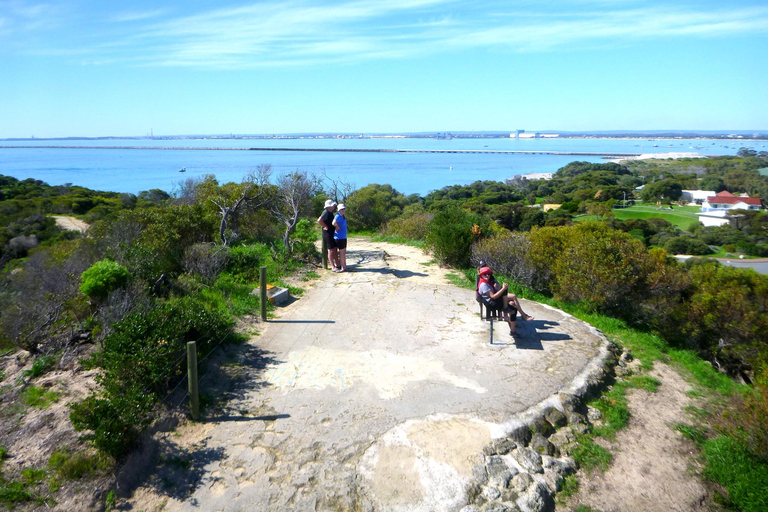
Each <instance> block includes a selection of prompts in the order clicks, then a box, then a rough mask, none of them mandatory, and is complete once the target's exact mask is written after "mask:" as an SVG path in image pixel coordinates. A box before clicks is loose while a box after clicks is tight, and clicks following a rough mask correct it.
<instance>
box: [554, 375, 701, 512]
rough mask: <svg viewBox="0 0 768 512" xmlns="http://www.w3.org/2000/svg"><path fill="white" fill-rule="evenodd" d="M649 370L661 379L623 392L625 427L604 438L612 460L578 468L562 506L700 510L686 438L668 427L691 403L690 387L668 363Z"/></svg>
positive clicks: (658, 511) (639, 510)
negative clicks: (602, 467)
mask: <svg viewBox="0 0 768 512" xmlns="http://www.w3.org/2000/svg"><path fill="white" fill-rule="evenodd" d="M654 366H655V368H654V370H653V371H652V372H650V375H651V376H653V377H655V378H657V379H659V380H660V381H661V383H662V384H661V386H660V387H659V389H658V391H657V392H656V393H650V392H647V391H643V390H640V389H635V390H632V391H631V393H630V394H629V397H628V401H629V409H630V412H631V414H632V418H631V419H630V422H629V427H628V428H627V429H625V430H623V431H621V432H620V433H619V434H618V435H617V436H616V441H615V442H614V443H605V446H606V448H608V449H609V450H610V451H611V453H612V454H613V463H612V465H611V467H610V468H609V469H608V471H606V472H605V473H604V474H593V475H588V474H584V473H582V472H580V473H579V492H578V493H577V494H576V495H575V496H573V497H572V498H571V499H569V500H568V503H567V505H568V506H569V508H567V509H568V510H570V509H572V508H575V507H576V506H577V505H587V506H590V507H592V508H594V509H595V510H601V511H603V512H609V511H616V512H619V511H622V512H623V511H627V512H646V511H647V512H661V511H676V512H688V511H690V512H693V511H698V510H702V508H703V502H704V501H705V499H706V494H707V492H706V489H705V488H704V486H703V485H702V484H701V483H700V482H699V480H698V479H697V478H696V477H694V476H693V473H694V472H693V471H691V469H692V468H691V464H692V460H693V457H695V449H694V446H693V445H692V443H690V442H689V441H687V440H685V439H684V438H683V436H682V435H681V434H680V433H679V432H677V431H675V430H673V426H674V425H675V424H676V423H678V422H682V421H683V418H684V417H685V411H684V408H685V406H686V405H688V404H689V403H690V402H691V399H690V398H689V397H688V395H686V394H685V393H686V391H688V390H690V386H689V385H688V384H687V383H686V382H685V381H684V380H683V379H682V378H681V377H680V376H679V375H678V374H677V373H676V372H675V371H673V370H672V369H671V368H670V367H669V366H667V365H665V364H663V363H660V362H656V363H654Z"/></svg>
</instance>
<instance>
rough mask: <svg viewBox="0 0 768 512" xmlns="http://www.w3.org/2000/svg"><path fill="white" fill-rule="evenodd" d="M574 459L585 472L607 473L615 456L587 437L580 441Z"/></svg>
mask: <svg viewBox="0 0 768 512" xmlns="http://www.w3.org/2000/svg"><path fill="white" fill-rule="evenodd" d="M573 459H574V460H575V461H576V462H577V463H578V464H579V467H580V468H581V469H583V470H584V471H605V470H606V469H608V466H610V465H611V460H613V455H611V452H609V451H608V450H606V449H605V448H603V447H602V446H600V445H599V444H597V443H595V442H594V441H593V440H592V437H591V436H588V435H587V436H584V437H582V438H580V439H579V442H578V444H577V445H576V448H575V449H574V450H573Z"/></svg>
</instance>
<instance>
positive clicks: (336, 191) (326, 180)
mask: <svg viewBox="0 0 768 512" xmlns="http://www.w3.org/2000/svg"><path fill="white" fill-rule="evenodd" d="M355 190H357V186H356V185H355V184H354V183H352V182H349V181H343V180H342V179H341V178H331V177H330V176H328V173H327V172H325V169H323V191H324V192H325V193H326V194H327V195H328V197H330V198H331V199H333V200H334V201H336V202H337V203H346V202H347V198H348V197H349V196H351V195H352V192H354V191H355Z"/></svg>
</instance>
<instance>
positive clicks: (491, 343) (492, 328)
mask: <svg viewBox="0 0 768 512" xmlns="http://www.w3.org/2000/svg"><path fill="white" fill-rule="evenodd" d="M491 345H493V317H491Z"/></svg>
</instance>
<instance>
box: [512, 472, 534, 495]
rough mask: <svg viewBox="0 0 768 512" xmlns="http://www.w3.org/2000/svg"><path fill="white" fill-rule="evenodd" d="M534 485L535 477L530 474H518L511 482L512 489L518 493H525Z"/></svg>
mask: <svg viewBox="0 0 768 512" xmlns="http://www.w3.org/2000/svg"><path fill="white" fill-rule="evenodd" d="M532 483H533V477H532V476H531V475H529V474H528V473H519V474H517V475H516V476H515V477H514V478H513V479H512V482H511V486H510V487H511V488H512V489H514V490H516V491H517V492H521V493H522V492H525V491H526V490H527V489H528V487H530V486H531V484H532Z"/></svg>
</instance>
